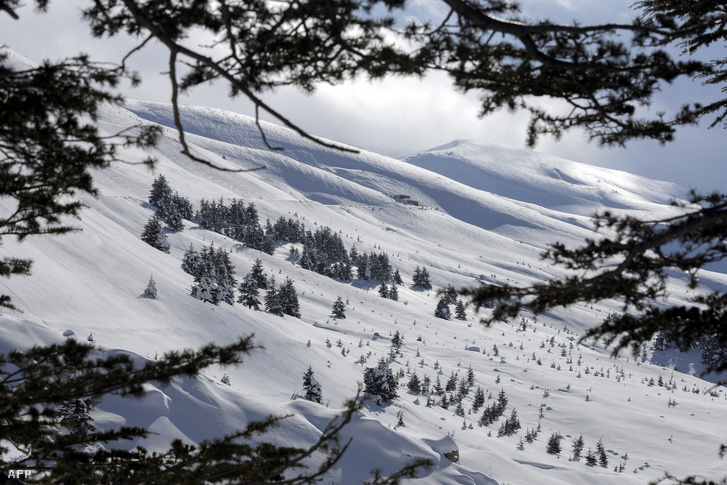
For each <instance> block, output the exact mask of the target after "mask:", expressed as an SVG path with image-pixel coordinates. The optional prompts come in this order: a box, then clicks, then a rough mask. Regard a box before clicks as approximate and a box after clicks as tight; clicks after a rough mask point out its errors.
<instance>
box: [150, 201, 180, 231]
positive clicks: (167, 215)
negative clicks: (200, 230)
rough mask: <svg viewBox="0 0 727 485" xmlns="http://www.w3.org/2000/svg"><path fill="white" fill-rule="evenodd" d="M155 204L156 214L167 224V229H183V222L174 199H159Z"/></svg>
mask: <svg viewBox="0 0 727 485" xmlns="http://www.w3.org/2000/svg"><path fill="white" fill-rule="evenodd" d="M157 204H158V205H157V210H156V214H157V216H159V219H160V220H161V221H163V222H164V223H165V224H166V225H167V229H169V230H170V231H174V232H179V231H182V230H184V222H183V221H182V216H181V214H180V213H179V208H178V207H177V205H176V204H175V201H174V199H168V200H160V201H159V202H158V203H157Z"/></svg>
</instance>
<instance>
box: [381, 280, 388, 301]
mask: <svg viewBox="0 0 727 485" xmlns="http://www.w3.org/2000/svg"><path fill="white" fill-rule="evenodd" d="M379 296H380V297H381V298H388V297H389V288H388V287H387V286H386V282H385V281H382V282H381V286H380V287H379Z"/></svg>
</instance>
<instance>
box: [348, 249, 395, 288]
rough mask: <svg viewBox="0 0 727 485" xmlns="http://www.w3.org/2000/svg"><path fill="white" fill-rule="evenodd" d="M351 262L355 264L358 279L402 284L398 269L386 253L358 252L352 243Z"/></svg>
mask: <svg viewBox="0 0 727 485" xmlns="http://www.w3.org/2000/svg"><path fill="white" fill-rule="evenodd" d="M351 263H352V264H353V265H354V266H356V276H357V277H358V279H360V280H364V281H371V280H374V281H381V282H383V283H389V282H392V283H394V284H397V285H402V284H403V281H402V280H401V275H400V274H399V270H398V269H396V270H395V269H394V268H393V267H392V266H391V263H390V262H389V256H388V255H387V254H386V253H378V254H377V253H373V252H372V253H371V254H368V253H359V252H358V251H357V250H356V246H355V245H354V246H353V247H352V248H351Z"/></svg>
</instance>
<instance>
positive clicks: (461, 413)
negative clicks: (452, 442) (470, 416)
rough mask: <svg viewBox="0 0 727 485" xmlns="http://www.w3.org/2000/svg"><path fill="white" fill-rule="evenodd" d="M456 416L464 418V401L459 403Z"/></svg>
mask: <svg viewBox="0 0 727 485" xmlns="http://www.w3.org/2000/svg"><path fill="white" fill-rule="evenodd" d="M454 414H455V416H460V417H463V416H464V406H463V405H462V400H459V401H458V402H457V407H455V408H454Z"/></svg>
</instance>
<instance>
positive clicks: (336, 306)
mask: <svg viewBox="0 0 727 485" xmlns="http://www.w3.org/2000/svg"><path fill="white" fill-rule="evenodd" d="M333 316H334V317H336V318H346V303H344V301H343V299H342V298H341V297H340V296H339V297H338V298H336V301H334V302H333Z"/></svg>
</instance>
